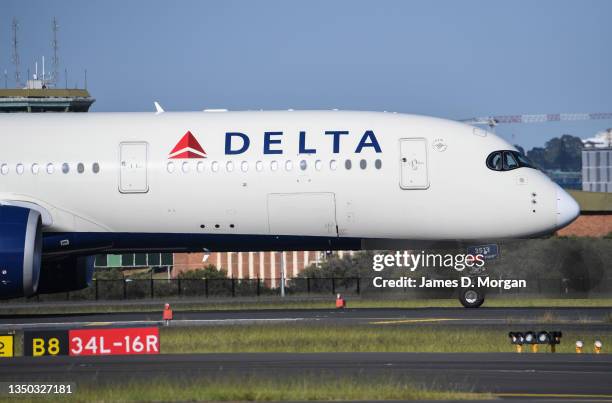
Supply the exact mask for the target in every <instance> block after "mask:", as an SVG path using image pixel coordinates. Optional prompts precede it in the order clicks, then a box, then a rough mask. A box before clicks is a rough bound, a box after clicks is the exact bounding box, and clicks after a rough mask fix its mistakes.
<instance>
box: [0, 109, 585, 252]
mask: <svg viewBox="0 0 612 403" xmlns="http://www.w3.org/2000/svg"><path fill="white" fill-rule="evenodd" d="M333 131H343V132H348V134H326V132H333ZM187 132H191V133H192V134H193V137H194V138H195V139H196V140H197V142H199V144H200V145H201V147H202V148H203V150H204V152H205V154H204V155H202V153H201V152H199V151H198V150H197V147H195V148H194V147H193V144H190V145H191V146H192V147H191V151H189V150H187V151H189V152H188V153H186V154H182V155H183V156H184V157H187V156H189V157H192V158H180V157H181V153H180V152H179V153H178V154H177V153H176V152H174V153H171V152H172V151H173V149H175V146H176V145H177V143H178V142H179V140H181V138H182V137H183V136H184V135H185V134H186V133H187ZM270 132H275V133H274V134H269V133H270ZM279 132H282V134H278V133H279ZM300 132H303V133H302V134H301V133H300ZM368 132H371V134H366V133H368ZM0 133H1V135H2V140H3V141H2V148H1V149H0V170H1V173H0V200H2V201H4V202H6V203H12V202H15V201H16V202H20V203H23V202H25V203H31V205H35V206H40V208H41V211H43V212H44V214H43V216H44V217H45V224H46V227H45V232H47V233H49V232H61V233H130V234H135V233H157V234H210V235H234V234H235V235H278V236H283V235H293V236H323V237H347V238H361V239H368V238H379V239H380V238H382V239H412V240H454V239H461V240H469V239H485V238H509V237H528V236H533V235H538V234H543V233H550V232H552V231H554V230H555V229H557V228H558V227H560V226H563V225H565V224H567V223H568V222H569V221H571V219H573V218H575V211H574V212H573V213H572V214H574V217H565V216H564V217H560V216H559V214H560V207H559V206H558V204H559V203H560V198H566V196H565V195H563V197H561V196H559V195H560V192H562V191H561V190H560V188H559V187H558V186H557V185H555V184H554V183H553V182H551V181H550V180H549V179H548V177H546V176H545V175H544V174H543V173H542V172H540V171H538V170H536V169H531V168H519V169H514V170H511V171H507V172H496V171H493V170H491V169H489V168H487V166H486V164H485V160H486V158H487V156H488V155H489V154H490V153H491V152H493V151H496V150H515V148H514V147H513V146H512V145H511V144H508V143H507V142H506V141H504V140H503V139H501V138H499V137H497V136H495V135H494V134H492V133H489V132H486V131H484V130H482V129H479V128H474V127H472V126H468V125H464V124H461V123H457V122H454V121H449V120H442V119H436V118H430V117H423V116H413V115H404V114H394V113H375V112H342V111H304V112H298V111H282V112H256V111H254V112H185V113H168V112H165V113H161V114H154V113H89V114H37V115H31V114H28V115H26V114H13V115H5V116H0ZM227 133H242V134H243V135H244V136H247V137H248V139H249V142H250V144H249V146H248V148H247V149H246V150H244V151H243V152H240V153H236V154H228V153H227V152H226V151H228V150H226V147H227V145H226V137H227V136H228V134H227ZM266 133H268V134H266ZM244 136H240V135H230V137H231V143H230V149H229V150H230V151H237V150H238V151H242V150H241V149H242V148H244V141H245V140H244ZM364 137H365V138H364ZM335 141H337V143H336V149H334V148H335V147H334V146H335V145H334V143H335ZM360 144H361V147H359V146H360ZM377 146H378V147H377ZM179 148H180V147H179ZM358 148H360V149H359V150H358ZM279 150H280V152H281V153H278V152H279ZM266 151H271V152H276V153H266ZM357 151H359V152H357ZM170 154H173V155H174V156H176V155H178V156H179V158H170V157H169V156H170ZM203 156H204V158H202V157H203ZM347 161H349V162H347ZM64 164H67V165H64ZM79 164H82V165H79ZM94 164H97V167H99V171H98V172H97V173H95V172H94V168H93V166H94ZM349 164H350V169H349V168H348V167H349ZM18 166H21V168H18ZM66 166H67V167H68V171H67V173H64V172H63V167H66ZM275 166H276V169H274V167H275ZM81 168H82V172H79V171H81ZM20 170H22V172H21V173H19V172H20ZM568 197H569V196H568ZM564 200H565V199H564Z"/></svg>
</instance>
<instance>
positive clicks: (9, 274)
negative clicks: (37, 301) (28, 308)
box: [0, 206, 42, 298]
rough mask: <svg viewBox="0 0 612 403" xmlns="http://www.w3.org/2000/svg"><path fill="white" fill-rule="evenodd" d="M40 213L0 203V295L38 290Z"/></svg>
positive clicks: (24, 293)
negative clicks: (0, 204)
mask: <svg viewBox="0 0 612 403" xmlns="http://www.w3.org/2000/svg"><path fill="white" fill-rule="evenodd" d="M41 227H42V223H41V217H40V213H39V212H37V211H34V210H30V209H28V208H23V207H15V206H0V298H16V297H23V296H26V297H29V296H31V295H34V294H36V293H37V292H38V284H39V278H40V268H41V260H42V230H41Z"/></svg>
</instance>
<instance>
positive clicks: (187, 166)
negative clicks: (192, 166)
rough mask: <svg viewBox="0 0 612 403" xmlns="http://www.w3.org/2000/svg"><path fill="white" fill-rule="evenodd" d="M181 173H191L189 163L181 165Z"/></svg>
mask: <svg viewBox="0 0 612 403" xmlns="http://www.w3.org/2000/svg"><path fill="white" fill-rule="evenodd" d="M181 171H183V173H185V174H186V173H187V172H189V162H187V161H185V162H183V165H181Z"/></svg>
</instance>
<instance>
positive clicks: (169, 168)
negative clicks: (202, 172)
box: [62, 162, 174, 173]
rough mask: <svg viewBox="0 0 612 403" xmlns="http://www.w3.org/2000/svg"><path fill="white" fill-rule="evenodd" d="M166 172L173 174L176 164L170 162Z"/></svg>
mask: <svg viewBox="0 0 612 403" xmlns="http://www.w3.org/2000/svg"><path fill="white" fill-rule="evenodd" d="M64 165H66V164H64ZM63 170H64V167H63V166H62V171H63ZM166 171H168V173H172V172H174V162H169V163H168V164H167V165H166ZM64 173H66V172H64Z"/></svg>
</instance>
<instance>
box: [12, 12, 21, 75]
mask: <svg viewBox="0 0 612 403" xmlns="http://www.w3.org/2000/svg"><path fill="white" fill-rule="evenodd" d="M12 31H13V38H12V41H11V44H12V46H13V64H14V65H15V85H16V86H17V87H21V71H20V69H19V63H20V60H19V46H18V45H19V42H18V40H17V32H18V31H19V23H18V22H17V18H15V17H13V25H12Z"/></svg>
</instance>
